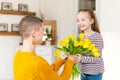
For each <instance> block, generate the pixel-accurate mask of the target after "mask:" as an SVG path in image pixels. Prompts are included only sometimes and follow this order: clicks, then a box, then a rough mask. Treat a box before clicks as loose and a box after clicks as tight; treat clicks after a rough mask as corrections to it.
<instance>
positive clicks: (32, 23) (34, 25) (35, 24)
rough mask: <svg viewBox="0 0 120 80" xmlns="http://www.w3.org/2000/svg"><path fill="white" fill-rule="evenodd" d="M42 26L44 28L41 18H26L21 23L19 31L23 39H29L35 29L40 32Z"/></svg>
mask: <svg viewBox="0 0 120 80" xmlns="http://www.w3.org/2000/svg"><path fill="white" fill-rule="evenodd" d="M40 26H42V20H41V19H40V18H38V17H34V16H25V17H24V18H22V20H21V21H20V23H19V28H18V31H19V33H20V34H21V36H22V37H23V38H27V37H29V35H30V32H31V31H32V30H33V29H35V30H40Z"/></svg>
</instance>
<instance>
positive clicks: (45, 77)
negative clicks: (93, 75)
mask: <svg viewBox="0 0 120 80" xmlns="http://www.w3.org/2000/svg"><path fill="white" fill-rule="evenodd" d="M73 64H74V63H73V61H71V60H70V59H68V60H66V63H65V66H64V70H63V72H62V73H61V75H57V73H56V72H55V71H54V70H53V69H52V68H51V66H50V65H49V64H48V63H47V62H46V61H45V60H43V61H42V63H41V62H40V63H39V71H38V74H39V76H40V77H41V79H42V80H69V79H70V76H71V73H72V67H73ZM43 66H44V67H43Z"/></svg>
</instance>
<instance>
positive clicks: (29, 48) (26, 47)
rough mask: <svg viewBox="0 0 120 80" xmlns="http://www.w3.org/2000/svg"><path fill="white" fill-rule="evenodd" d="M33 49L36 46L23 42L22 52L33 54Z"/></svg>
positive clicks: (30, 42)
mask: <svg viewBox="0 0 120 80" xmlns="http://www.w3.org/2000/svg"><path fill="white" fill-rule="evenodd" d="M35 47H36V46H35V45H33V44H32V41H29V40H23V47H22V51H25V52H33V53H35Z"/></svg>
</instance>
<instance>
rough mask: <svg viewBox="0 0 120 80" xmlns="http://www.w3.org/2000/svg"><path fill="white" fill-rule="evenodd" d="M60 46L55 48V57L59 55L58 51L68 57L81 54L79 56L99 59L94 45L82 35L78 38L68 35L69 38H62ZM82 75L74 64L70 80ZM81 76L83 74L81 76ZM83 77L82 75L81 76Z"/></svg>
mask: <svg viewBox="0 0 120 80" xmlns="http://www.w3.org/2000/svg"><path fill="white" fill-rule="evenodd" d="M59 44H60V46H61V47H57V46H56V51H55V53H54V55H55V56H58V55H60V51H62V52H65V53H67V52H68V53H69V55H75V54H81V55H91V56H94V57H99V56H100V53H99V51H98V48H97V47H96V46H95V44H94V43H92V42H91V41H90V39H88V38H84V34H83V33H80V34H79V35H78V36H74V35H70V36H69V37H66V38H64V39H63V40H61V41H60V43H59ZM79 74H82V72H81V71H80V70H79V68H78V65H77V64H74V66H73V70H72V80H74V79H75V78H76V77H78V76H79ZM82 75H83V74H82ZM83 76H84V75H83Z"/></svg>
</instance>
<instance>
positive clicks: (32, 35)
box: [14, 16, 76, 80]
mask: <svg viewBox="0 0 120 80" xmlns="http://www.w3.org/2000/svg"><path fill="white" fill-rule="evenodd" d="M19 33H20V34H21V36H22V38H23V47H22V49H21V50H18V51H17V53H16V54H15V57H14V80H69V78H70V76H71V73H72V67H73V64H74V59H75V58H76V57H75V56H69V57H68V59H67V60H66V58H67V56H66V55H64V56H62V57H61V58H59V59H58V60H57V61H56V62H55V63H53V65H51V66H50V65H49V64H48V63H47V61H46V60H45V59H43V58H42V57H40V56H37V55H36V54H35V48H36V45H37V44H39V43H41V42H42V37H43V25H42V20H41V19H39V18H37V17H32V16H26V17H24V18H23V19H22V20H21V21H20V23H19ZM64 60H66V62H65V67H64V70H63V72H62V74H61V75H57V71H58V69H59V68H60V67H61V66H62V65H63V64H64Z"/></svg>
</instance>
